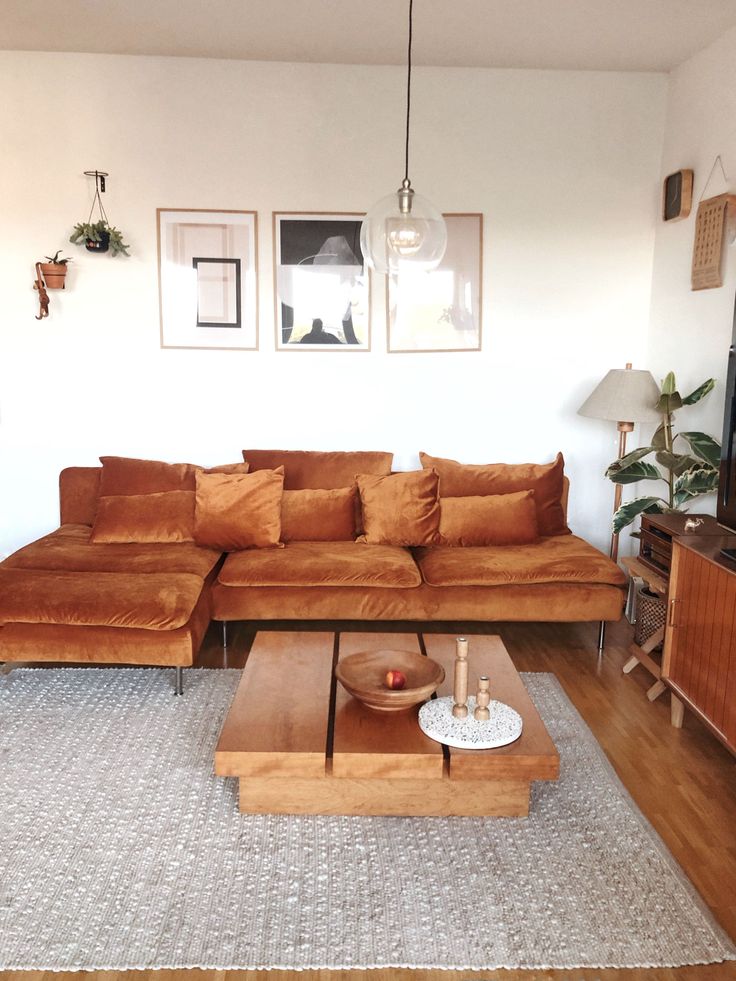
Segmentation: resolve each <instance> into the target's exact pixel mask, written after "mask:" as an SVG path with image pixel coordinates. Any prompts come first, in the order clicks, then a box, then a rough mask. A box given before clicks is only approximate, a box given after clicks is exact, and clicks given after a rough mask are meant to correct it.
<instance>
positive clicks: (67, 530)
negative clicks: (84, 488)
mask: <svg viewBox="0 0 736 981" xmlns="http://www.w3.org/2000/svg"><path fill="white" fill-rule="evenodd" d="M91 535H92V529H91V528H90V527H89V525H83V524H67V525H62V526H61V528H57V529H56V531H52V532H51V533H50V534H48V535H44V537H43V538H39V539H38V540H37V541H35V542H31V543H30V545H25V546H24V547H23V548H19V549H18V551H17V552H14V553H13V554H12V555H10V556H8V558H7V559H5V561H4V562H2V563H0V568H8V569H39V570H41V569H42V570H45V571H46V572H91V573H95V572H130V573H134V572H135V573H144V572H189V573H192V574H193V575H196V576H199V577H200V578H201V579H205V578H206V577H207V575H208V574H209V573H210V572H211V570H212V567H213V566H214V565H215V563H216V562H217V561H218V559H219V558H220V555H221V554H222V553H221V552H219V551H215V550H214V549H210V548H200V546H199V545H195V544H194V542H161V543H152V542H145V543H144V544H140V545H139V544H130V543H122V544H118V543H111V544H107V543H100V542H92V541H91Z"/></svg>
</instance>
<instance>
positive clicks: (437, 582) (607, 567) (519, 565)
mask: <svg viewBox="0 0 736 981" xmlns="http://www.w3.org/2000/svg"><path fill="white" fill-rule="evenodd" d="M415 556H416V560H417V564H418V566H419V568H420V569H421V572H422V577H423V579H424V581H425V582H426V583H428V584H429V585H430V586H501V585H509V584H521V583H562V582H580V583H602V584H606V585H610V586H623V585H624V583H625V582H626V576H625V575H624V573H623V572H622V571H621V569H619V567H618V566H617V565H616V563H615V562H612V561H611V560H610V559H609V558H608V557H607V556H605V555H604V554H603V553H602V552H599V551H598V549H597V548H593V546H592V545H589V544H588V543H587V542H585V541H583V539H582V538H578V537H577V536H576V535H555V536H553V537H551V538H542V539H541V540H540V541H539V542H537V543H536V544H533V545H486V546H478V547H474V548H454V547H452V546H448V545H440V546H436V547H433V548H420V549H416V550H415Z"/></svg>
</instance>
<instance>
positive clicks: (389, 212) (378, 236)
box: [360, 180, 447, 275]
mask: <svg viewBox="0 0 736 981" xmlns="http://www.w3.org/2000/svg"><path fill="white" fill-rule="evenodd" d="M360 247H361V249H362V251H363V258H364V259H365V262H366V264H367V265H368V266H370V268H371V269H373V270H375V272H378V273H387V274H389V275H395V274H396V273H397V272H398V271H399V268H400V267H401V266H402V265H403V264H404V263H411V265H412V267H415V268H416V267H421V268H422V269H435V268H436V267H437V266H438V265H439V264H440V262H441V261H442V257H443V256H444V254H445V249H446V247H447V226H446V225H445V219H444V218H443V217H442V213H441V212H439V211H438V210H437V208H435V206H434V205H433V204H432V203H431V201H428V200H427V199H426V198H424V197H422V196H421V194H416V193H415V192H414V191H413V190H412V189H411V185H410V183H409V181H408V180H405V181H404V183H403V184H402V186H401V187H400V188H399V190H398V191H397V192H396V193H395V194H389V195H388V196H387V197H385V198H381V200H380V201H378V202H376V204H374V205H373V207H372V208H371V209H370V210H369V211H368V212H367V214H366V216H365V218H364V219H363V223H362V225H361V229H360Z"/></svg>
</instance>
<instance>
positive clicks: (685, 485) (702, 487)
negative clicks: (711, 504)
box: [673, 466, 718, 497]
mask: <svg viewBox="0 0 736 981" xmlns="http://www.w3.org/2000/svg"><path fill="white" fill-rule="evenodd" d="M717 489H718V471H717V470H716V469H715V467H704V466H699V467H693V468H692V470H688V471H687V472H686V473H684V474H682V475H681V476H679V477H678V478H677V480H676V481H675V486H674V488H673V490H674V492H675V494H676V495H679V494H682V493H687V494H689V495H690V497H699V496H700V495H701V494H710V493H711V491H714V490H717Z"/></svg>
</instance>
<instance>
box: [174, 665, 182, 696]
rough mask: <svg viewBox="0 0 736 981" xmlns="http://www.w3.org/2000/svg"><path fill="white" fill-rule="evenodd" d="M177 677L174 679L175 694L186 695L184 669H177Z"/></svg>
mask: <svg viewBox="0 0 736 981" xmlns="http://www.w3.org/2000/svg"><path fill="white" fill-rule="evenodd" d="M174 670H175V671H176V677H175V679H174V694H175V695H183V694H184V668H175V669H174Z"/></svg>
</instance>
